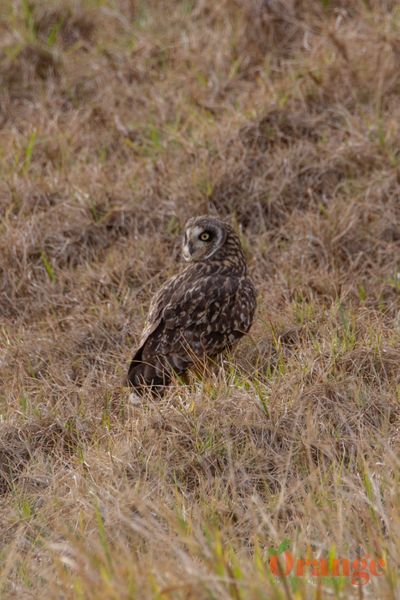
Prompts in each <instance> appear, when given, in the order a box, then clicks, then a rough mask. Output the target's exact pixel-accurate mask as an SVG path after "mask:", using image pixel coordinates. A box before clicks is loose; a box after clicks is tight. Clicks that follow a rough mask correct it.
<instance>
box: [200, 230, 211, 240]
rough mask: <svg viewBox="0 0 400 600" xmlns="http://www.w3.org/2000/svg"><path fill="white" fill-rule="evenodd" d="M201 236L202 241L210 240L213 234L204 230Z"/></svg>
mask: <svg viewBox="0 0 400 600" xmlns="http://www.w3.org/2000/svg"><path fill="white" fill-rule="evenodd" d="M199 238H200V239H201V241H202V242H208V240H209V239H210V238H211V235H210V234H209V233H208V231H203V233H201V234H200V236H199Z"/></svg>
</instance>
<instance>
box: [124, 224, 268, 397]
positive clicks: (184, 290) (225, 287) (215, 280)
mask: <svg viewBox="0 0 400 600" xmlns="http://www.w3.org/2000/svg"><path fill="white" fill-rule="evenodd" d="M182 254H183V258H184V259H185V261H186V262H187V263H188V264H187V266H186V268H184V269H183V270H182V271H181V272H180V273H178V274H177V275H175V276H174V277H172V278H171V279H169V280H168V281H166V283H164V285H163V286H162V287H161V288H160V289H159V291H158V292H157V293H156V294H155V296H154V297H153V299H152V301H151V304H150V309H149V313H148V316H147V320H146V324H145V327H144V330H143V334H142V337H141V340H140V343H139V346H138V349H137V350H136V352H135V354H134V356H133V359H132V362H131V364H130V367H129V371H128V376H127V383H128V385H130V386H132V387H133V388H135V390H136V391H138V392H139V393H143V392H144V391H145V390H149V391H151V392H155V393H156V394H160V393H162V392H163V391H164V390H165V387H166V386H167V385H168V384H169V383H170V381H171V378H172V376H173V374H174V373H175V374H178V375H182V374H183V373H185V371H186V370H187V369H189V368H190V367H191V366H193V365H194V364H198V363H199V361H203V360H204V359H206V358H207V357H215V356H217V355H218V354H220V353H221V352H223V351H224V350H227V349H230V348H231V347H232V346H233V345H234V344H235V342H237V341H238V340H239V339H240V338H241V337H242V336H243V335H244V334H245V333H247V332H248V331H249V329H250V327H251V324H252V322H253V318H254V312H255V309H256V290H255V287H254V284H253V282H252V280H251V279H250V277H249V275H248V273H247V266H246V261H245V258H244V255H243V251H242V248H241V244H240V241H239V238H238V236H237V235H236V234H235V232H234V230H233V229H232V227H231V226H230V225H228V224H227V223H225V222H224V221H221V220H220V219H217V218H215V217H211V216H201V217H194V218H192V219H190V220H189V221H188V222H187V223H186V226H185V233H184V237H183V243H182Z"/></svg>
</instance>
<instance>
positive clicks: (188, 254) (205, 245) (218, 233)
mask: <svg viewBox="0 0 400 600" xmlns="http://www.w3.org/2000/svg"><path fill="white" fill-rule="evenodd" d="M229 233H232V234H233V231H232V229H231V227H230V226H229V225H228V224H227V223H224V221H221V220H220V219H217V218H216V217H210V216H203V217H193V218H191V219H189V221H188V222H187V223H186V225H185V234H184V237H183V244H182V253H183V258H184V259H185V260H186V261H188V262H190V261H193V262H198V261H204V260H208V259H209V258H211V257H212V256H213V255H214V254H215V253H216V252H217V251H218V250H219V249H220V248H221V247H222V246H223V245H224V243H225V240H226V238H227V235H228V234H229Z"/></svg>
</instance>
